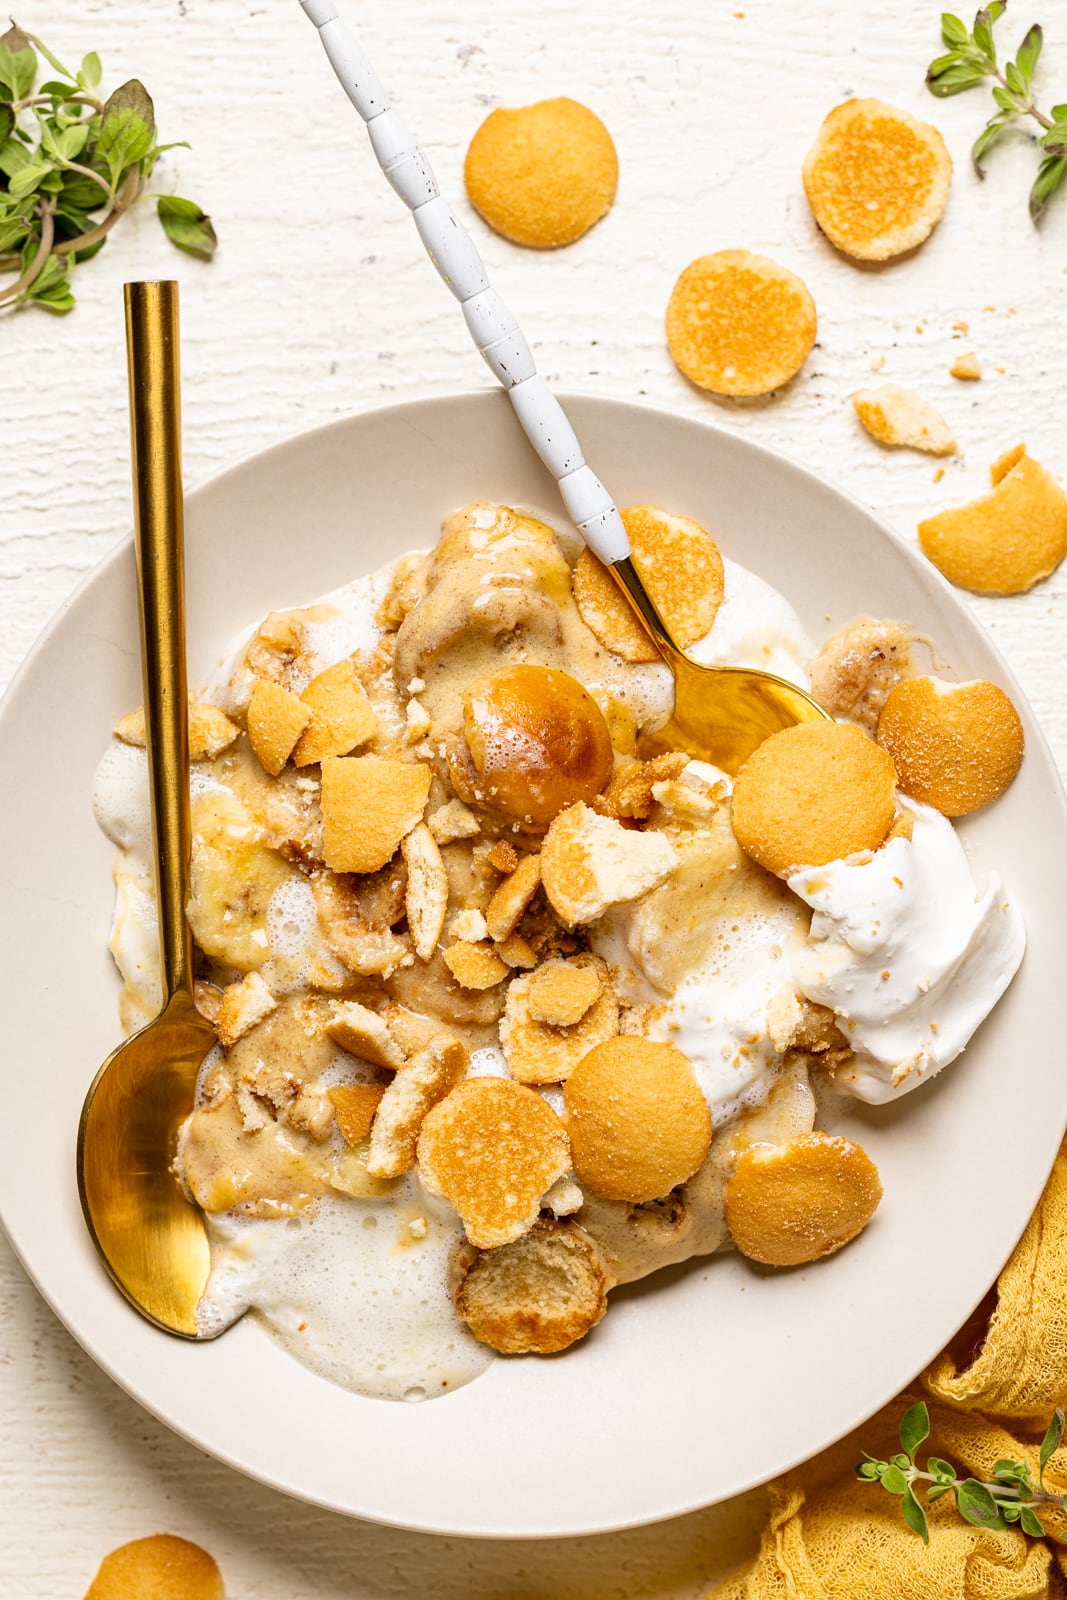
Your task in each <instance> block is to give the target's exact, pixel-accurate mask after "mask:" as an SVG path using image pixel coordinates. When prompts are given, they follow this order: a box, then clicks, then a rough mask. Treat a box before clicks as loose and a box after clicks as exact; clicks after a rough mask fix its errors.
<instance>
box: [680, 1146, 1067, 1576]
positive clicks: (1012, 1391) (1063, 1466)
mask: <svg viewBox="0 0 1067 1600" xmlns="http://www.w3.org/2000/svg"><path fill="white" fill-rule="evenodd" d="M970 1342H971V1343H973V1340H971V1341H970ZM918 1399H924V1400H926V1402H927V1405H928V1406H929V1410H930V1423H931V1435H930V1438H929V1439H928V1440H927V1441H926V1443H925V1444H924V1445H923V1446H922V1449H921V1450H920V1452H919V1456H920V1460H921V1461H922V1460H924V1459H925V1456H924V1453H925V1452H929V1454H931V1455H938V1456H944V1457H945V1458H946V1459H947V1460H949V1461H951V1462H952V1463H953V1465H954V1466H955V1467H956V1470H957V1472H958V1473H959V1476H960V1477H968V1476H970V1477H975V1478H982V1479H985V1478H988V1477H989V1476H990V1474H991V1472H992V1468H993V1464H994V1462H996V1461H997V1460H998V1459H999V1458H1000V1457H1002V1456H1011V1457H1015V1458H1018V1459H1019V1460H1023V1461H1028V1462H1029V1463H1030V1464H1031V1467H1032V1468H1033V1470H1034V1474H1035V1477H1036V1473H1037V1452H1038V1446H1039V1444H1040V1442H1041V1438H1042V1436H1043V1434H1044V1431H1045V1427H1046V1424H1047V1423H1048V1420H1049V1417H1050V1416H1051V1414H1052V1410H1053V1408H1054V1407H1055V1406H1057V1405H1060V1406H1065V1407H1067V1141H1065V1142H1064V1144H1063V1146H1061V1149H1060V1153H1059V1156H1058V1157H1057V1160H1056V1165H1055V1167H1054V1169H1053V1172H1052V1175H1051V1177H1050V1178H1049V1181H1048V1183H1047V1185H1046V1187H1045V1192H1044V1194H1043V1195H1042V1197H1041V1201H1040V1204H1039V1205H1038V1208H1037V1210H1036V1211H1035V1212H1034V1215H1033V1216H1032V1217H1031V1219H1030V1222H1029V1225H1028V1226H1027V1229H1026V1232H1025V1234H1024V1235H1023V1237H1022V1239H1021V1240H1020V1241H1019V1243H1018V1245H1017V1246H1016V1248H1015V1252H1014V1254H1013V1255H1012V1257H1011V1260H1010V1261H1009V1262H1008V1264H1007V1266H1006V1267H1005V1268H1004V1270H1003V1272H1002V1273H1001V1275H1000V1278H999V1279H998V1281H997V1287H996V1295H995V1304H994V1306H993V1309H992V1311H991V1313H990V1315H989V1319H988V1327H987V1328H985V1330H984V1334H983V1335H982V1336H981V1342H980V1344H979V1347H978V1349H977V1350H976V1351H975V1352H973V1354H970V1353H967V1346H966V1343H964V1344H963V1345H962V1346H961V1345H960V1344H959V1342H958V1341H957V1342H954V1345H953V1346H950V1348H949V1350H946V1351H944V1352H943V1353H942V1354H941V1355H940V1356H939V1357H938V1358H937V1360H936V1361H935V1362H934V1364H933V1365H932V1366H931V1367H930V1369H929V1370H928V1371H927V1372H925V1373H924V1374H923V1376H922V1378H921V1379H920V1380H919V1381H918V1383H917V1384H916V1385H915V1387H914V1389H913V1390H912V1391H911V1392H909V1393H908V1394H903V1395H900V1396H899V1397H898V1398H897V1399H896V1400H894V1401H893V1403H892V1404H891V1405H889V1406H887V1407H886V1408H885V1410H884V1411H881V1412H879V1414H878V1415H877V1416H876V1417H873V1418H872V1419H871V1421H870V1422H867V1423H865V1424H864V1425H863V1427H861V1428H859V1429H857V1430H856V1432H855V1433H854V1434H852V1435H851V1436H850V1437H849V1438H848V1439H844V1440H842V1441H841V1443H840V1444H837V1445H834V1446H833V1448H832V1449H830V1450H827V1451H825V1452H824V1453H823V1454H822V1455H821V1456H817V1457H816V1458H815V1460H813V1461H809V1462H807V1463H805V1465H804V1466H802V1467H798V1468H797V1469H796V1471H794V1472H790V1473H787V1474H786V1476H785V1477H784V1478H780V1479H778V1480H777V1481H776V1482H775V1483H772V1484H771V1486H770V1516H769V1520H768V1523H767V1526H766V1528H765V1529H764V1532H763V1537H762V1540H761V1543H760V1550H759V1554H758V1556H757V1557H756V1559H755V1561H754V1562H752V1563H751V1564H750V1565H749V1566H748V1567H746V1568H745V1569H743V1570H742V1571H740V1572H738V1573H735V1574H734V1576H733V1577H732V1578H729V1579H727V1581H726V1582H725V1583H724V1584H720V1585H719V1587H718V1588H716V1589H715V1590H714V1594H713V1600H1043V1597H1045V1596H1049V1597H1051V1600H1067V1544H1063V1543H1060V1541H1059V1540H1057V1539H1054V1538H1048V1539H1029V1538H1027V1536H1026V1535H1025V1534H1023V1533H1020V1532H1019V1531H1018V1530H1017V1529H1015V1528H1010V1529H1007V1530H1005V1531H1003V1532H998V1531H996V1530H985V1529H980V1528H972V1527H971V1526H970V1525H969V1524H967V1523H965V1522H963V1521H962V1519H961V1518H960V1516H959V1513H958V1512H957V1510H956V1505H955V1499H954V1497H953V1496H952V1495H945V1496H944V1497H943V1498H942V1499H940V1500H938V1501H936V1502H935V1503H934V1504H933V1505H932V1506H930V1507H929V1508H928V1513H927V1515H928V1517H929V1522H930V1543H929V1546H927V1545H924V1544H923V1542H922V1540H921V1539H920V1538H919V1537H918V1536H917V1535H916V1534H914V1533H911V1532H910V1531H909V1530H908V1529H907V1528H906V1527H905V1525H904V1523H903V1521H902V1520H901V1516H900V1502H899V1500H897V1499H895V1498H894V1497H891V1496H890V1495H888V1494H886V1492H885V1491H884V1490H883V1489H881V1488H880V1487H879V1486H878V1485H877V1484H869V1483H862V1482H860V1480H859V1479H858V1478H857V1477H856V1475H855V1472H854V1470H853V1469H854V1468H855V1465H856V1462H857V1461H859V1460H860V1459H861V1457H862V1453H863V1451H864V1450H866V1451H868V1452H869V1453H870V1454H871V1455H874V1456H877V1457H879V1459H885V1458H887V1457H888V1456H890V1455H891V1454H892V1453H893V1452H894V1451H895V1450H899V1448H900V1445H899V1442H898V1441H899V1433H898V1430H899V1425H900V1418H901V1416H902V1415H903V1413H904V1411H905V1409H906V1408H907V1406H909V1405H910V1404H911V1403H912V1402H913V1401H914V1400H918ZM1045 1483H1046V1486H1047V1487H1048V1488H1050V1489H1053V1490H1055V1491H1056V1493H1058V1494H1063V1493H1065V1492H1067V1448H1064V1449H1061V1450H1059V1451H1057V1453H1056V1454H1055V1455H1054V1456H1053V1458H1052V1460H1051V1461H1050V1463H1049V1465H1048V1467H1047V1468H1046V1470H1045ZM923 1498H924V1499H925V1497H923ZM1043 1521H1044V1522H1045V1525H1046V1527H1048V1528H1050V1529H1051V1530H1052V1531H1053V1532H1056V1531H1059V1530H1060V1529H1061V1528H1065V1527H1067V1523H1065V1521H1064V1519H1063V1518H1059V1519H1058V1520H1057V1518H1056V1517H1052V1516H1048V1515H1045V1516H1043ZM709 1600H712V1597H709Z"/></svg>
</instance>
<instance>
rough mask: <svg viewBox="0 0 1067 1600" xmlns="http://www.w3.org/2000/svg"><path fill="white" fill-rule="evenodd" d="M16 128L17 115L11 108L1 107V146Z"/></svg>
mask: <svg viewBox="0 0 1067 1600" xmlns="http://www.w3.org/2000/svg"><path fill="white" fill-rule="evenodd" d="M14 126H15V113H14V112H13V111H12V110H11V107H10V106H0V144H3V143H4V142H5V140H6V139H7V138H8V136H9V135H10V133H11V130H12V128H13V127H14Z"/></svg>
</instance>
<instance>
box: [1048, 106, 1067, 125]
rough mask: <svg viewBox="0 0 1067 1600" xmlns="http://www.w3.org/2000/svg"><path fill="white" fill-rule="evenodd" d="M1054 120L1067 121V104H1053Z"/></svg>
mask: <svg viewBox="0 0 1067 1600" xmlns="http://www.w3.org/2000/svg"><path fill="white" fill-rule="evenodd" d="M1052 120H1053V122H1067V105H1065V106H1053V108H1052Z"/></svg>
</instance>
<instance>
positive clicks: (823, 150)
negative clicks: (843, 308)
mask: <svg viewBox="0 0 1067 1600" xmlns="http://www.w3.org/2000/svg"><path fill="white" fill-rule="evenodd" d="M951 181H952V157H951V156H950V155H949V153H948V151H947V149H946V148H945V141H944V140H943V139H942V137H941V135H940V134H939V133H938V131H937V129H936V128H934V127H931V126H930V124H929V123H927V122H919V121H918V120H917V119H916V118H915V117H913V116H911V115H909V113H908V112H907V111H901V110H899V109H898V108H897V107H896V106H891V105H887V104H886V102H885V101H884V100H846V101H845V103H844V105H840V106H837V107H835V109H834V110H833V111H831V112H830V114H829V116H828V117H827V118H826V120H825V122H824V123H823V125H822V127H821V128H820V129H819V134H818V137H817V138H816V140H815V143H814V145H813V146H812V147H811V149H810V150H809V151H808V154H807V156H806V157H805V160H804V189H805V192H806V194H807V196H808V203H809V205H810V206H811V209H812V212H813V213H814V216H815V220H816V222H817V223H818V224H819V227H820V228H821V229H822V231H823V233H825V235H826V237H827V238H828V239H829V240H830V242H831V243H832V244H835V245H836V246H837V248H838V249H839V250H843V251H844V252H845V253H846V255H850V256H855V257H856V258H857V259H858V260H861V261H885V260H887V259H888V258H889V257H890V256H897V255H900V254H901V253H902V252H903V251H905V250H912V249H914V248H915V246H916V245H919V244H922V242H923V240H924V239H925V238H927V237H928V235H929V234H930V233H931V232H932V231H933V229H934V227H935V225H936V224H937V222H939V221H940V218H941V214H942V212H943V211H944V209H945V204H946V202H947V200H948V191H949V184H950V183H951Z"/></svg>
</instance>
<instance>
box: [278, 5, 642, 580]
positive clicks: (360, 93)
mask: <svg viewBox="0 0 1067 1600" xmlns="http://www.w3.org/2000/svg"><path fill="white" fill-rule="evenodd" d="M300 4H301V5H302V6H303V8H304V10H305V11H306V12H307V14H308V16H309V17H310V18H311V20H312V22H313V23H314V24H315V26H316V28H317V29H318V31H319V38H320V39H321V40H322V43H323V48H324V49H325V51H326V54H327V55H328V56H329V58H330V65H331V66H332V67H333V70H334V72H336V74H337V76H338V78H339V79H340V82H341V86H342V88H343V89H344V91H345V93H346V94H347V96H348V98H349V99H350V100H351V102H352V104H353V105H354V106H355V108H356V110H357V111H358V112H359V114H360V116H361V117H362V118H363V120H364V122H365V123H366V124H367V132H368V133H369V134H370V142H371V144H372V145H373V147H374V154H375V155H376V156H377V158H378V165H379V166H380V167H381V169H382V171H383V172H384V173H385V176H386V177H387V178H388V179H389V182H390V183H391V184H392V186H393V188H394V189H395V190H396V192H397V194H398V195H399V196H400V198H401V200H403V202H404V204H405V205H406V206H407V207H408V209H409V210H410V212H411V214H412V215H413V217H414V218H415V226H416V228H418V230H419V237H420V239H421V240H422V242H423V244H424V245H425V246H426V250H427V252H428V254H429V257H430V260H431V261H432V262H433V264H434V266H435V267H436V268H437V270H438V272H439V273H440V275H441V277H442V278H443V279H444V281H445V283H446V284H447V285H448V287H449V288H450V289H451V291H452V293H453V294H454V295H455V297H456V299H457V300H458V301H459V303H460V305H461V306H462V308H463V315H464V318H465V319H466V323H467V327H468V329H469V331H470V335H471V338H472V339H473V340H474V342H475V344H476V345H477V346H478V349H479V350H480V351H481V353H482V355H483V357H484V358H485V361H486V364H487V365H488V367H489V370H490V372H492V373H493V375H494V376H495V377H496V378H497V379H498V380H499V381H500V383H501V384H503V386H504V388H505V389H506V390H507V393H508V398H509V399H510V401H511V403H512V405H513V406H514V408H515V415H516V416H517V417H518V419H519V421H520V423H521V424H522V427H523V430H524V432H525V434H526V437H527V438H528V439H529V441H530V443H531V444H532V445H533V447H534V449H535V450H536V451H537V454H538V455H539V456H540V457H541V460H542V461H543V462H544V464H545V466H546V467H547V468H548V470H549V472H551V473H552V475H553V477H555V478H556V480H557V482H558V483H559V490H560V494H561V495H562V496H563V502H564V504H565V505H566V507H567V510H568V512H569V513H570V516H571V519H572V520H573V522H574V523H575V526H576V527H577V528H578V529H579V531H580V532H581V534H582V536H583V537H584V539H585V541H586V543H587V544H588V545H589V546H590V548H591V549H592V550H593V551H595V553H596V554H597V555H598V556H599V557H600V559H601V560H602V561H605V562H608V563H609V564H614V563H615V562H617V561H621V560H623V559H624V558H625V557H627V556H628V555H629V554H630V542H629V540H628V538H627V537H626V529H625V527H624V526H623V521H622V518H621V517H620V515H619V512H618V509H617V507H616V505H615V502H614V501H613V500H612V498H611V496H610V494H609V493H608V491H607V490H606V489H605V487H604V485H603V484H602V483H601V481H600V479H599V478H598V477H597V475H596V473H595V472H594V471H593V469H592V468H591V467H587V466H586V464H585V457H584V456H583V455H582V447H581V445H580V444H579V443H578V438H577V435H576V434H575V432H574V429H573V428H572V427H571V425H570V423H569V422H568V420H567V416H566V413H565V412H564V410H563V407H562V406H561V405H560V403H559V401H558V400H556V399H555V397H554V396H553V395H552V394H551V392H550V391H549V388H548V385H547V384H546V383H545V380H544V378H542V377H541V376H540V375H539V374H538V372H537V369H536V367H535V366H534V360H533V356H532V355H531V354H530V347H529V345H528V344H527V342H526V340H525V338H524V337H523V335H522V331H521V329H520V328H519V324H518V322H517V321H516V320H515V316H514V314H513V312H512V311H510V310H509V308H508V307H507V306H506V305H505V304H504V301H503V300H502V299H501V298H500V296H499V295H498V294H497V292H496V290H495V289H491V288H490V287H489V277H488V274H487V273H486V270H485V266H484V265H483V263H482V259H481V257H480V256H479V254H478V252H477V250H476V249H475V247H474V242H473V240H472V239H471V237H470V234H469V233H468V232H467V230H466V228H464V226H463V224H462V223H461V222H459V221H458V220H457V219H456V217H455V216H453V214H452V212H451V210H450V209H449V206H448V203H447V201H445V200H443V199H442V198H441V195H440V192H439V190H438V188H437V180H436V178H435V177H434V175H433V171H432V169H431V167H430V163H429V162H428V161H427V159H426V157H425V156H424V155H423V153H422V151H421V150H420V149H419V147H418V145H417V144H416V143H415V139H414V136H413V134H412V133H411V132H410V130H409V129H408V128H407V127H405V125H404V123H403V122H402V121H401V119H400V118H399V117H398V116H397V114H396V112H395V111H392V110H390V108H389V102H388V100H387V98H386V94H385V90H384V89H383V88H382V86H381V84H380V83H379V81H378V76H377V74H376V73H375V71H374V68H373V67H372V66H371V64H370V62H369V61H368V60H367V58H366V56H365V55H364V54H363V51H362V50H361V49H360V47H359V45H358V44H357V42H356V39H355V37H354V35H353V34H352V32H351V30H350V29H349V28H347V27H346V26H345V24H344V23H343V22H342V21H341V20H340V19H339V17H338V15H337V7H336V5H335V4H334V0H300Z"/></svg>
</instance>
